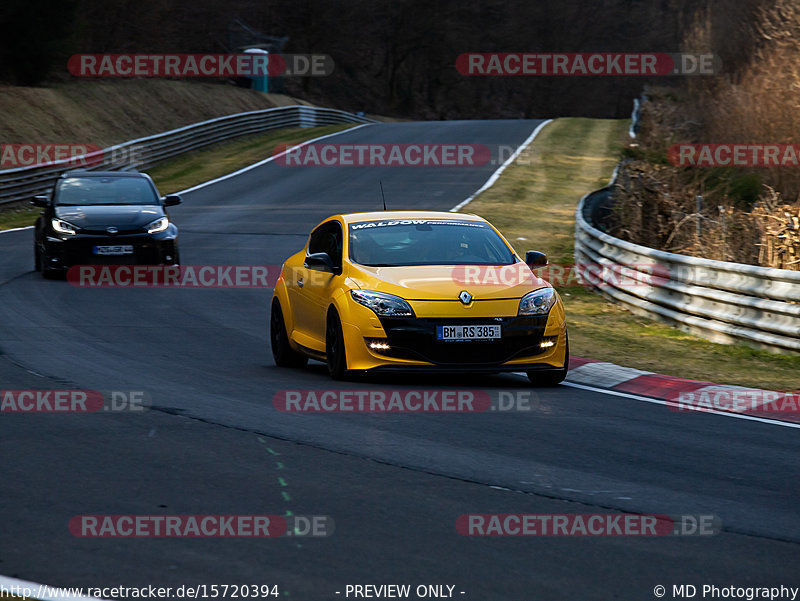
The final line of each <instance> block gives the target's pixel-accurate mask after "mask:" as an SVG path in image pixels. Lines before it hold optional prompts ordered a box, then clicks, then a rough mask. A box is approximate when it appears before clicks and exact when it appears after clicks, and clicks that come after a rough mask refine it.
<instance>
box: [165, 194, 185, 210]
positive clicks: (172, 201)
mask: <svg viewBox="0 0 800 601" xmlns="http://www.w3.org/2000/svg"><path fill="white" fill-rule="evenodd" d="M182 202H183V199H182V198H181V197H180V195H178V194H168V195H166V196H165V197H164V206H165V207H174V206H175V205H179V204H181V203H182Z"/></svg>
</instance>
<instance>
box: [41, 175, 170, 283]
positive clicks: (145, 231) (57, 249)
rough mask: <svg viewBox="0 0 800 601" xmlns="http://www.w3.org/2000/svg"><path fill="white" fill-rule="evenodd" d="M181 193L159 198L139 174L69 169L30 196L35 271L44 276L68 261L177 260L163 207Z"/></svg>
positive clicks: (150, 182)
mask: <svg viewBox="0 0 800 601" xmlns="http://www.w3.org/2000/svg"><path fill="white" fill-rule="evenodd" d="M180 202H181V197H180V196H177V195H170V196H166V197H163V198H162V197H161V196H160V195H159V193H158V190H157V189H156V186H155V184H154V183H153V180H152V179H150V177H149V176H148V175H146V174H144V173H135V172H116V171H70V172H67V173H64V174H62V175H61V177H59V179H58V181H57V182H56V184H55V187H54V189H53V193H52V195H41V196H36V197H34V200H33V204H34V205H35V206H37V207H41V208H43V209H44V211H43V212H42V214H41V216H40V217H39V218H38V219H37V220H36V228H35V234H34V257H35V262H36V270H37V271H41V272H42V275H44V276H45V277H48V276H51V275H56V274H59V273H65V272H66V271H67V269H69V268H70V267H71V266H73V265H104V264H113V265H178V264H179V263H180V259H179V254H178V228H177V227H176V226H175V224H173V223H172V222H171V221H170V219H169V215H167V212H166V211H165V210H164V207H168V206H172V205H176V204H179V203H180Z"/></svg>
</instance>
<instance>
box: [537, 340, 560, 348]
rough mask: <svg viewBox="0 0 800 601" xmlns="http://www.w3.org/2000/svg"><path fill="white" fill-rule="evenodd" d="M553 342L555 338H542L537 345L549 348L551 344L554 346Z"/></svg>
mask: <svg viewBox="0 0 800 601" xmlns="http://www.w3.org/2000/svg"><path fill="white" fill-rule="evenodd" d="M555 343H556V342H555V340H543V341H542V342H541V344H539V346H540V347H541V348H550V347H551V346H554V345H555Z"/></svg>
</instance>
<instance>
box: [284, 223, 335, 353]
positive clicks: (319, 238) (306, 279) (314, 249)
mask: <svg viewBox="0 0 800 601" xmlns="http://www.w3.org/2000/svg"><path fill="white" fill-rule="evenodd" d="M342 240H343V234H342V226H341V224H340V223H339V222H338V221H336V220H333V221H326V222H325V223H323V224H322V225H320V226H319V227H317V228H316V229H315V230H314V231H313V232H312V233H311V236H310V237H309V240H308V247H307V249H306V255H311V254H314V253H319V252H325V253H328V256H330V258H331V260H332V261H333V264H334V266H335V267H337V268H339V269H341V267H342ZM338 277H340V276H337V275H335V274H333V273H329V272H326V271H318V270H315V269H309V268H307V267H303V268H301V269H300V270H299V273H298V277H297V278H296V279H297V282H296V284H297V304H296V307H295V311H296V313H295V315H296V320H297V328H298V329H299V330H300V331H301V332H302V333H303V334H306V335H307V336H309V337H310V338H311V339H313V340H314V342H316V344H315V345H314V347H313V348H315V349H316V350H321V351H324V349H325V326H326V317H327V311H328V305H329V304H330V296H331V294H332V292H333V290H334V289H335V287H336V284H337V282H336V278H338Z"/></svg>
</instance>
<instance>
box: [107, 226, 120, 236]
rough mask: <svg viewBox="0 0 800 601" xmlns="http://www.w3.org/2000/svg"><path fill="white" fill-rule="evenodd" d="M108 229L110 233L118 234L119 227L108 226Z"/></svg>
mask: <svg viewBox="0 0 800 601" xmlns="http://www.w3.org/2000/svg"><path fill="white" fill-rule="evenodd" d="M106 231H107V232H108V233H109V234H116V233H117V232H118V231H119V230H118V229H117V228H115V227H107V228H106Z"/></svg>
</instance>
